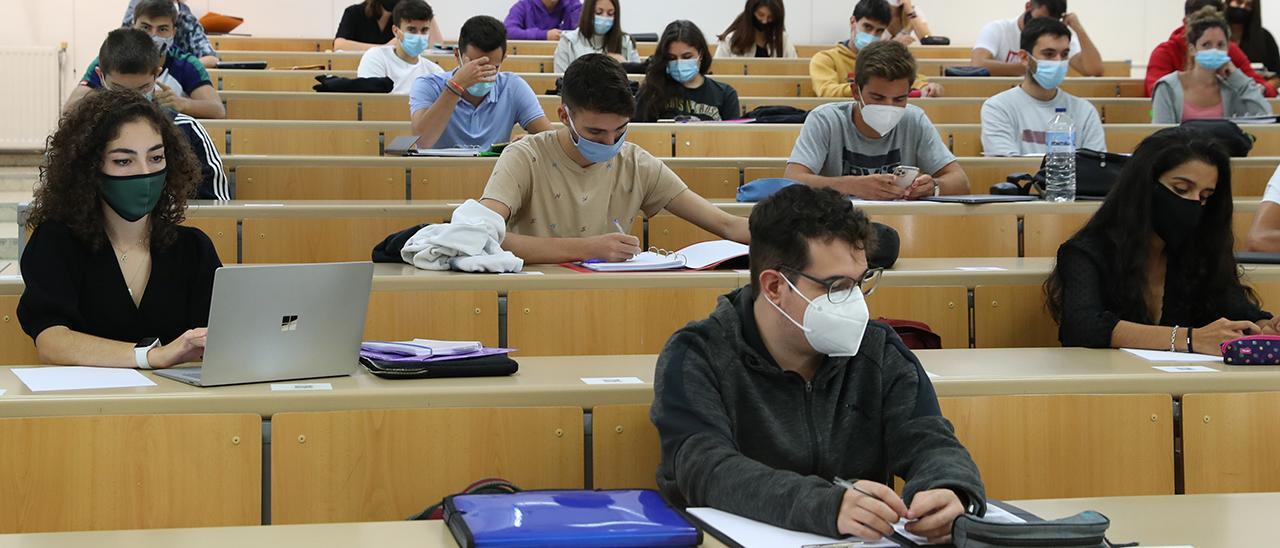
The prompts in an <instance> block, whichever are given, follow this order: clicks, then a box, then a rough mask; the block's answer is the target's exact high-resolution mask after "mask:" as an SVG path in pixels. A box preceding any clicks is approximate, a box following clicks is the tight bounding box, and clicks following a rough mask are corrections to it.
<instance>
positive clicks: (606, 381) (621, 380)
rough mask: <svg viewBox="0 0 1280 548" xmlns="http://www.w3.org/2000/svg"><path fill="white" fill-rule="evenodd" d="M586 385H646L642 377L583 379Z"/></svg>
mask: <svg viewBox="0 0 1280 548" xmlns="http://www.w3.org/2000/svg"><path fill="white" fill-rule="evenodd" d="M582 382H583V383H586V384H644V381H643V380H641V379H640V377H583V378H582Z"/></svg>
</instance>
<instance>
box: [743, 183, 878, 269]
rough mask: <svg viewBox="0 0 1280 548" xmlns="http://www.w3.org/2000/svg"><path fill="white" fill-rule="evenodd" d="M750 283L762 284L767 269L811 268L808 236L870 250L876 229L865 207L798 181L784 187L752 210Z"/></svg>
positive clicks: (749, 226) (832, 192) (837, 194)
mask: <svg viewBox="0 0 1280 548" xmlns="http://www.w3.org/2000/svg"><path fill="white" fill-rule="evenodd" d="M747 228H748V229H749V230H750V231H751V252H750V255H751V257H750V258H751V286H752V287H753V288H755V289H757V290H759V289H760V274H761V273H762V272H764V271H766V270H776V269H778V268H781V267H791V268H794V269H796V270H804V269H805V268H808V267H809V261H810V257H809V240H822V241H824V242H830V241H833V240H840V241H842V242H846V243H848V244H850V245H852V246H853V247H854V248H856V249H862V250H865V251H867V252H868V253H870V252H872V251H873V250H874V249H875V244H876V242H875V232H874V230H873V229H872V227H871V221H870V220H869V219H868V218H867V214H866V213H864V212H863V211H862V210H861V209H858V208H856V207H853V203H852V202H850V201H849V200H848V199H846V198H845V197H844V196H842V195H840V193H839V192H836V191H834V190H832V189H830V188H813V187H810V186H808V185H800V184H795V185H791V186H788V187H786V188H783V189H782V190H779V191H778V192H777V193H775V194H774V195H773V196H770V197H768V198H766V199H764V200H763V201H761V202H760V203H759V204H756V207H755V209H752V210H751V218H750V219H749V220H748V221H747Z"/></svg>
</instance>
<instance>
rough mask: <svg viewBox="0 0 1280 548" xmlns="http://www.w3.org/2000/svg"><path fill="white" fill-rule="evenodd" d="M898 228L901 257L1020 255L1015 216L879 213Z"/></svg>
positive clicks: (884, 219)
mask: <svg viewBox="0 0 1280 548" xmlns="http://www.w3.org/2000/svg"><path fill="white" fill-rule="evenodd" d="M871 220H873V221H877V222H881V223H884V224H886V225H889V226H891V227H893V228H895V229H897V231H898V237H899V240H900V241H901V248H900V250H899V254H898V255H899V256H900V257H909V258H913V259H920V258H935V257H1017V256H1018V219H1017V217H1016V216H1014V215H876V216H873V217H872V218H871Z"/></svg>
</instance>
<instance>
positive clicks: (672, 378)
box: [650, 185, 986, 541]
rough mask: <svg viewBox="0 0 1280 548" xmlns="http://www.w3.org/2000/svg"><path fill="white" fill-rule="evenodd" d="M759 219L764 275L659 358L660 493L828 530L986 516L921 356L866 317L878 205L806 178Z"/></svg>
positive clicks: (655, 416)
mask: <svg viewBox="0 0 1280 548" xmlns="http://www.w3.org/2000/svg"><path fill="white" fill-rule="evenodd" d="M750 231H751V279H752V284H751V285H750V286H748V287H744V288H742V289H739V290H736V291H734V292H732V293H730V294H728V295H725V296H724V297H721V298H720V301H719V304H718V305H717V307H716V309H715V311H714V312H712V314H711V316H710V317H709V318H707V319H705V320H701V321H697V322H693V323H690V324H689V325H688V326H686V327H684V328H683V329H681V330H680V331H677V332H676V333H675V335H673V336H672V337H671V339H670V340H669V341H667V345H666V348H664V349H663V351H662V354H661V355H660V356H659V358H658V365H657V372H656V375H655V382H654V401H653V407H652V409H651V412H650V416H651V418H652V420H653V423H654V424H655V425H656V426H657V427H658V432H659V434H660V436H661V439H662V463H661V464H660V465H659V467H658V478H657V479H658V486H659V488H660V489H661V491H662V493H663V494H664V495H665V496H666V497H668V499H669V500H671V501H672V502H673V503H675V504H677V505H680V506H711V507H715V508H718V509H721V510H724V511H727V512H731V513H734V514H737V515H741V516H744V517H747V518H751V519H754V520H757V521H762V522H766V523H770V524H773V525H777V526H780V527H785V528H788V529H794V530H800V531H808V532H812V533H817V534H821V535H826V536H830V537H840V536H844V535H857V536H859V537H862V538H864V539H868V540H873V539H879V538H881V537H882V536H888V535H890V534H892V532H893V529H892V525H893V524H894V523H897V522H898V521H899V520H900V519H907V520H910V521H912V523H910V524H909V525H908V526H907V529H908V531H910V532H912V533H915V534H919V535H922V536H925V537H927V538H929V539H930V540H935V541H945V540H949V538H950V535H951V523H952V521H954V519H955V518H956V517H958V516H960V515H961V514H963V513H965V512H969V513H974V514H977V515H982V514H983V513H985V510H986V501H985V493H984V491H983V487H982V480H981V479H980V478H979V475H978V469H977V466H976V465H975V464H974V462H973V459H972V458H971V457H970V456H969V453H968V451H966V450H965V448H964V447H963V446H962V445H961V444H960V442H959V441H958V440H957V439H956V437H955V432H954V430H953V428H952V426H951V423H950V422H948V421H947V419H945V418H943V417H942V414H941V411H940V410H939V408H938V400H937V397H936V396H935V394H934V391H933V385H932V384H930V382H929V378H928V376H927V375H926V373H925V372H924V369H923V368H921V366H920V363H919V362H918V361H917V360H916V358H915V356H914V355H913V354H912V353H911V351H910V350H908V349H907V348H906V346H904V345H903V344H902V341H901V340H900V339H899V338H898V337H897V335H896V334H895V333H894V332H893V331H892V330H891V329H889V328H888V327H886V326H884V325H881V324H877V323H870V322H869V321H868V320H869V314H868V311H867V308H866V304H865V301H864V299H863V297H864V295H863V292H864V291H867V290H870V289H871V288H872V286H873V285H874V274H875V273H874V271H873V272H872V276H868V268H867V258H866V257H867V249H868V247H870V246H871V245H873V242H871V241H870V240H871V238H872V236H871V235H872V230H871V223H870V222H869V221H868V220H867V217H866V215H865V214H863V213H862V212H861V211H860V210H857V209H855V208H854V207H853V206H852V204H851V203H850V202H849V201H848V200H847V199H845V198H844V197H842V196H840V195H839V194H838V193H837V192H835V191H834V190H831V189H814V188H811V187H808V186H805V185H793V186H790V187H787V188H784V189H783V190H781V191H779V192H778V193H777V194H775V195H774V196H773V197H771V198H769V199H767V200H765V201H763V202H761V203H760V204H759V205H757V206H756V207H755V209H754V210H753V211H752V214H751V220H750ZM893 476H898V477H901V478H904V479H905V480H906V488H905V491H904V494H905V497H902V498H899V497H898V495H897V494H895V493H894V491H893V489H891V488H890V487H889V484H890V482H891V481H892V478H893ZM836 478H846V479H848V480H850V481H853V482H854V483H853V484H852V485H853V487H843V486H837V485H836V484H834V483H833V481H834V480H836ZM904 499H905V501H904Z"/></svg>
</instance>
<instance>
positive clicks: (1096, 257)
mask: <svg viewBox="0 0 1280 548" xmlns="http://www.w3.org/2000/svg"><path fill="white" fill-rule="evenodd" d="M1104 247H1105V246H1103V245H1101V243H1100V242H1097V241H1095V240H1093V239H1090V238H1073V239H1071V240H1069V241H1067V243H1064V244H1062V246H1061V247H1059V248H1058V269H1059V270H1061V272H1062V324H1061V325H1060V326H1059V327H1058V340H1059V341H1060V342H1061V343H1062V345H1063V346H1085V347H1089V348H1110V347H1111V332H1112V331H1114V330H1115V328H1116V324H1118V323H1120V321H1121V320H1124V321H1131V322H1140V321H1141V320H1140V319H1138V318H1128V317H1124V316H1121V315H1120V313H1119V312H1117V309H1118V308H1119V297H1120V295H1117V294H1115V292H1116V289H1115V286H1114V284H1111V283H1109V281H1110V280H1113V279H1115V278H1116V277H1118V276H1119V275H1120V274H1119V273H1118V272H1114V271H1113V270H1112V268H1111V266H1110V265H1111V262H1110V261H1109V260H1107V257H1108V256H1109V255H1110V254H1111V251H1108V250H1106V249H1104ZM1199 283H1200V282H1197V281H1196V280H1192V279H1190V276H1189V275H1187V274H1185V273H1184V272H1182V271H1181V270H1180V269H1179V268H1178V261H1177V258H1176V257H1173V258H1170V260H1169V266H1168V273H1167V274H1166V275H1165V283H1164V302H1163V304H1162V310H1161V317H1160V320H1159V322H1158V323H1157V324H1156V325H1163V326H1169V327H1173V326H1175V325H1178V326H1183V327H1200V326H1202V325H1208V324H1210V323H1212V322H1214V321H1216V320H1218V318H1227V319H1229V320H1248V321H1253V322H1256V321H1258V320H1264V319H1269V318H1271V314H1268V313H1266V312H1263V311H1262V310H1261V309H1260V308H1258V306H1257V305H1255V304H1253V303H1251V302H1249V299H1248V296H1247V295H1246V294H1245V292H1244V288H1243V287H1242V286H1237V288H1236V289H1228V290H1224V291H1226V292H1227V294H1224V295H1221V296H1219V298H1218V299H1217V300H1216V302H1215V303H1203V302H1199V301H1201V300H1202V299H1201V297H1200V296H1199V295H1197V293H1196V291H1195V290H1196V289H1198V288H1199V287H1200V286H1199Z"/></svg>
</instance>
